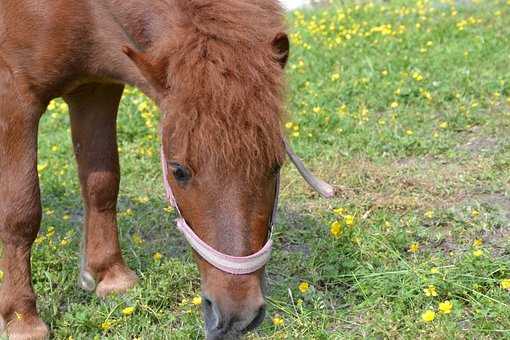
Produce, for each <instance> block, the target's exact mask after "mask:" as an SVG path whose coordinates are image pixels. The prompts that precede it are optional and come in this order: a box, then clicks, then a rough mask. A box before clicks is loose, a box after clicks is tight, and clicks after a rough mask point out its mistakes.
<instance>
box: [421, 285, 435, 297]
mask: <svg viewBox="0 0 510 340" xmlns="http://www.w3.org/2000/svg"><path fill="white" fill-rule="evenodd" d="M423 291H424V292H425V295H427V296H437V291H436V287H435V286H434V285H429V286H428V287H427V288H424V289H423Z"/></svg>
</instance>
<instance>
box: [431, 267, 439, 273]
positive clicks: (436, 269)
mask: <svg viewBox="0 0 510 340" xmlns="http://www.w3.org/2000/svg"><path fill="white" fill-rule="evenodd" d="M430 273H431V274H439V268H437V267H432V268H430Z"/></svg>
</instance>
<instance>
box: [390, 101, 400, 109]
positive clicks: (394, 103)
mask: <svg viewBox="0 0 510 340" xmlns="http://www.w3.org/2000/svg"><path fill="white" fill-rule="evenodd" d="M390 107H391V108H392V109H396V108H397V107H398V102H393V103H391V104H390Z"/></svg>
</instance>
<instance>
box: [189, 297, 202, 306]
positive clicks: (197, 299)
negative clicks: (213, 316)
mask: <svg viewBox="0 0 510 340" xmlns="http://www.w3.org/2000/svg"><path fill="white" fill-rule="evenodd" d="M191 303H192V304H194V305H195V306H198V305H200V304H202V297H201V296H200V295H198V296H195V297H194V298H193V300H191Z"/></svg>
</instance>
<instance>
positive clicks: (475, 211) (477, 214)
mask: <svg viewBox="0 0 510 340" xmlns="http://www.w3.org/2000/svg"><path fill="white" fill-rule="evenodd" d="M478 216H480V212H479V211H478V210H476V209H473V210H471V217H478Z"/></svg>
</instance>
